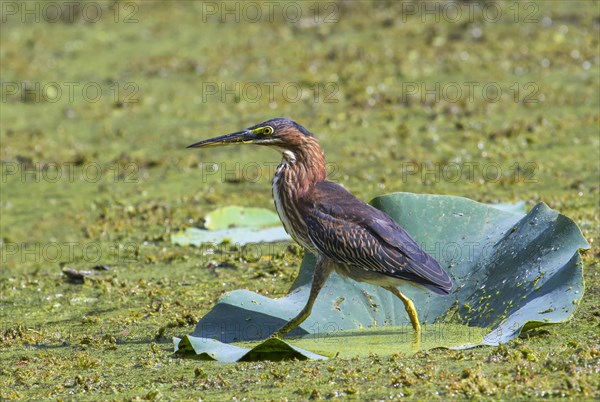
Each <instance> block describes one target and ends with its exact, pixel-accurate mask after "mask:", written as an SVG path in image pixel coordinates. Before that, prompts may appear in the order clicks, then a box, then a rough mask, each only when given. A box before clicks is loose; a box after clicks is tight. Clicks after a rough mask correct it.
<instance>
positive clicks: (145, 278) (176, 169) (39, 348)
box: [0, 2, 600, 400]
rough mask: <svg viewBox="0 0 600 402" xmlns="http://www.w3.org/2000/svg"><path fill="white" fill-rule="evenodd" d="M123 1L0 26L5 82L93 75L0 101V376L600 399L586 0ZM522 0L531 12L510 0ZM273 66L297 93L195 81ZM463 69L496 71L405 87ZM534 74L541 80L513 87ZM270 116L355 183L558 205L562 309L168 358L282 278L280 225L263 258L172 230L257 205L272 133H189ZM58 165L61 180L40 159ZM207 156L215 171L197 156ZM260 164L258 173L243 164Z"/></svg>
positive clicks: (225, 388)
mask: <svg viewBox="0 0 600 402" xmlns="http://www.w3.org/2000/svg"><path fill="white" fill-rule="evenodd" d="M4 4H5V3H3V5H4ZM11 4H12V3H11ZM15 4H17V5H19V4H21V3H15ZM60 4H62V3H60ZM98 4H101V5H102V6H103V7H104V6H106V8H105V10H109V6H110V4H109V3H104V2H98ZM116 4H117V5H119V6H121V7H123V8H121V9H120V10H121V14H120V16H121V17H123V16H127V15H129V14H128V13H130V12H132V10H133V11H135V10H137V12H136V13H135V14H134V16H133V17H134V18H135V19H137V20H138V22H136V23H121V22H123V20H122V19H120V20H118V22H117V23H115V20H114V18H112V17H114V14H112V13H113V12H114V11H110V12H108V11H107V14H105V15H110V16H111V18H105V19H101V20H100V21H99V22H97V23H87V22H86V21H84V20H81V19H79V20H78V21H76V22H74V23H70V22H69V21H62V22H56V23H51V22H47V21H44V20H42V21H41V22H39V23H36V22H32V21H31V20H30V21H29V22H26V23H21V20H20V18H21V17H20V15H19V14H16V17H14V16H7V18H9V19H8V21H7V22H6V23H4V22H3V23H2V25H1V27H0V29H1V30H2V32H1V33H2V35H0V37H1V41H2V46H1V47H0V54H1V55H2V57H1V58H0V63H1V67H2V75H3V77H2V79H3V82H4V83H7V82H8V83H10V82H18V83H20V82H22V81H29V82H30V85H33V84H35V82H40V83H41V84H42V85H43V84H45V83H49V82H58V83H61V84H62V83H68V82H77V83H80V84H81V85H80V86H79V88H81V87H83V85H84V84H86V83H98V84H99V85H100V86H101V87H102V88H103V90H104V94H105V96H103V97H102V98H100V99H99V101H98V102H87V101H85V99H83V98H82V95H81V93H80V92H77V93H76V97H75V99H74V101H72V102H71V101H69V99H68V97H66V96H64V95H63V97H62V98H61V99H59V101H57V102H50V101H49V100H48V99H45V98H40V99H39V101H37V100H36V98H35V93H34V94H33V96H32V95H31V94H29V95H27V93H25V97H24V98H22V97H21V95H22V92H20V91H19V92H18V93H17V94H16V95H10V96H8V95H7V98H6V99H3V100H2V107H1V108H0V109H1V110H0V113H1V117H2V118H1V129H0V143H1V144H2V146H1V147H0V159H1V161H2V177H1V179H2V181H1V183H0V184H1V187H2V189H1V191H0V194H1V199H0V213H1V225H0V238H1V240H2V256H1V257H2V261H1V263H2V268H1V269H2V272H1V276H0V318H1V320H2V327H1V331H0V355H1V360H2V362H3V364H2V368H0V372H1V375H0V390H1V391H0V393H1V394H0V398H2V399H18V398H20V399H30V400H31V399H35V400H39V399H55V400H58V399H63V400H68V399H77V400H83V399H103V400H107V399H115V400H122V399H130V400H140V399H145V400H158V399H161V398H162V399H163V400H169V399H177V400H189V399H199V398H202V399H205V400H217V399H218V400H222V399H233V398H237V399H241V398H243V397H248V398H252V399H275V400H278V399H286V398H287V399H309V398H312V399H318V398H322V399H341V398H347V397H352V398H355V399H360V400H365V399H366V400H374V399H377V400H379V399H399V398H402V397H414V398H419V399H438V398H454V399H459V398H484V399H485V398H490V399H515V398H546V397H567V398H571V399H582V398H598V396H599V395H598V389H599V388H600V385H599V384H598V376H597V367H598V359H599V358H600V352H599V350H600V347H599V345H600V339H599V337H598V331H597V329H598V320H599V318H598V317H600V310H599V307H598V306H600V298H599V293H598V289H599V288H600V284H599V282H598V276H597V274H596V272H597V269H598V261H599V257H600V256H599V255H598V251H597V242H598V238H599V235H600V234H599V232H598V209H597V208H598V194H599V189H598V171H599V166H598V162H597V161H598V159H599V158H598V146H599V144H598V138H597V133H598V124H599V120H598V96H597V88H598V76H599V74H598V62H597V57H598V50H597V33H598V24H597V19H598V10H597V7H596V5H595V3H593V2H577V4H575V5H574V4H573V3H572V2H530V3H513V2H497V5H498V6H499V7H500V8H501V9H502V10H503V11H505V12H504V13H503V18H502V19H501V20H499V21H497V22H492V21H489V20H486V19H485V18H484V17H482V16H481V14H480V13H478V14H477V16H476V18H472V19H469V18H467V15H466V14H463V17H462V20H460V21H457V22H452V21H448V20H443V21H444V22H443V23H442V24H439V23H436V21H435V16H434V15H429V16H426V15H424V14H419V13H417V14H415V15H412V16H411V15H407V14H406V15H403V14H401V11H402V10H401V7H402V2H391V4H390V3H381V4H373V3H368V2H345V3H337V2H336V3H331V4H333V5H334V6H335V7H338V9H339V11H340V14H339V18H337V20H335V22H331V23H323V22H321V23H318V22H317V23H315V22H314V19H313V18H310V19H309V20H305V21H303V22H302V23H292V22H289V21H284V20H282V19H281V17H278V19H276V20H274V21H273V22H272V23H270V22H269V21H265V22H262V23H249V22H248V21H243V23H240V24H235V23H231V21H229V23H219V21H218V16H217V17H216V18H217V20H216V21H215V20H214V18H215V17H211V18H212V19H209V20H207V21H206V22H204V21H203V20H202V15H203V14H202V11H203V10H202V7H203V4H204V5H206V4H207V3H206V2H205V3H203V2H175V3H172V4H169V5H168V6H167V5H162V4H160V3H156V2H148V3H146V2H141V3H137V2H120V3H116ZM129 4H132V5H134V6H133V7H134V8H131V7H132V6H129ZM326 5H327V4H324V6H326ZM125 6H128V7H130V8H127V9H126V8H125ZM390 7H391V9H390ZM394 7H395V8H394ZM526 7H528V8H526ZM321 10H322V12H323V13H327V12H329V11H330V10H328V9H325V8H323V9H321ZM204 11H206V10H204ZM516 11H518V13H517V14H515V13H516ZM529 13H533V14H531V17H532V18H535V20H536V21H537V22H528V21H524V18H525V17H527V16H529ZM328 15H329V14H322V17H321V19H317V21H320V20H322V19H324V18H325V17H327V16H328ZM3 16H4V15H3ZM516 17H518V19H517V20H516V21H515V18H516ZM29 18H31V17H29ZM478 30H479V31H478ZM478 32H481V34H482V35H481V36H477V35H478ZM474 34H475V35H474ZM267 81H268V82H276V83H278V84H279V88H282V87H283V86H284V85H285V84H286V83H299V85H301V86H302V88H303V89H305V92H304V93H305V94H306V95H307V98H306V99H303V100H300V101H297V102H289V101H286V99H285V98H284V96H283V95H282V92H281V91H278V92H276V93H275V99H274V102H273V101H272V100H271V99H268V96H262V97H260V98H258V99H257V100H256V101H254V102H249V101H248V99H245V98H244V96H243V95H241V96H239V98H240V99H239V100H240V101H239V102H235V101H234V99H233V97H232V96H229V97H226V98H224V96H225V95H224V93H223V91H221V90H219V92H218V93H217V94H215V95H211V96H210V97H208V98H206V99H203V97H202V95H203V94H202V92H203V91H202V88H203V87H202V85H203V83H204V84H205V85H206V84H212V83H216V84H217V85H218V84H221V83H223V84H227V85H229V88H233V87H234V85H235V83H236V82H239V83H240V88H243V85H245V87H246V88H250V87H249V86H248V84H252V83H261V82H267ZM470 81H474V82H478V83H480V84H481V85H480V87H482V86H483V85H484V84H487V83H490V82H497V83H498V84H499V85H500V87H501V88H502V89H503V96H502V97H501V98H500V100H499V101H498V102H487V101H486V100H485V99H483V97H482V96H481V93H478V94H477V96H475V97H474V99H473V100H472V101H471V100H470V99H468V98H467V97H464V98H463V99H460V100H458V101H456V102H450V101H448V100H447V99H443V96H442V95H440V97H439V98H438V99H436V98H435V97H434V96H431V97H430V98H427V97H425V98H424V99H422V98H421V93H420V92H419V93H417V94H415V95H412V96H411V97H410V98H406V97H405V98H403V96H404V95H403V83H404V84H405V88H404V89H406V84H407V83H408V84H411V83H416V84H418V85H421V84H422V83H425V82H427V83H428V84H429V85H430V88H431V87H435V83H436V82H439V83H440V85H444V84H446V87H445V88H450V87H449V86H448V84H449V83H457V84H459V86H461V87H462V88H463V89H465V86H464V85H462V83H464V82H470ZM131 83H133V84H134V86H133V87H127V85H128V84H131ZM530 83H533V84H535V85H534V87H526V85H528V84H530ZM325 84H327V85H329V86H328V87H327V88H326V87H325ZM515 84H516V86H515ZM111 86H112V87H111ZM33 88H35V87H33ZM62 88H63V90H64V89H65V88H66V87H65V86H62ZM136 88H137V89H136ZM511 88H512V89H511ZM116 89H118V91H116V92H115V90H116ZM317 89H320V91H317ZM332 89H333V90H332ZM423 89H427V88H424V87H423ZM517 89H518V90H519V91H518V92H519V94H518V95H517V92H516V91H515V90H517ZM66 93H67V92H65V91H63V94H66ZM265 93H266V92H265ZM5 94H6V91H4V89H3V95H5ZM328 94H333V95H332V97H331V98H326V95H328ZM47 95H48V96H50V95H52V94H51V93H48V94H47ZM115 95H116V97H115ZM529 95H532V96H534V97H535V99H537V100H538V101H539V102H537V103H525V102H523V101H524V100H525V99H524V97H525V96H529ZM515 96H518V98H520V99H517V100H519V101H518V102H515ZM531 99H533V98H531ZM134 100H135V101H136V102H133V101H134ZM330 100H337V102H331V101H330ZM274 116H289V117H292V118H294V119H295V120H297V121H298V122H300V123H301V124H303V125H305V126H306V127H307V128H309V129H310V130H312V131H314V133H315V134H316V135H317V137H318V138H319V139H320V141H321V144H322V145H323V147H324V150H325V153H326V155H327V158H328V162H329V163H330V174H331V177H332V179H333V180H335V181H340V182H343V183H344V185H345V186H346V187H347V188H349V189H350V190H352V191H353V192H354V193H355V194H356V195H357V196H359V197H361V198H362V199H365V200H368V199H371V198H373V197H374V196H376V195H378V194H382V193H389V192H392V191H408V192H415V193H435V194H453V195H460V196H464V197H468V198H472V199H476V200H478V201H481V202H507V203H512V202H515V201H518V200H525V201H526V204H527V208H530V207H532V206H533V205H535V204H536V203H537V202H539V201H544V202H546V203H547V204H548V205H549V206H550V207H551V208H553V209H556V210H559V211H561V213H563V214H565V215H567V216H569V217H571V218H572V219H574V220H575V221H576V222H577V223H578V224H579V225H580V227H581V228H582V231H583V233H584V235H585V237H586V239H588V241H589V242H590V244H592V250H590V251H588V252H587V253H584V255H583V264H584V265H585V267H586V270H585V271H584V277H585V284H586V294H585V296H584V297H583V299H581V301H580V302H579V306H578V308H577V310H576V312H575V316H574V318H573V319H572V320H571V321H570V322H568V323H565V324H561V325H558V326H555V327H552V328H549V327H538V328H537V329H535V330H533V331H531V332H530V333H529V334H528V335H527V339H516V340H514V341H512V342H510V343H508V344H506V345H502V346H498V347H490V348H480V349H476V350H467V351H453V350H432V351H424V352H423V351H422V352H417V353H412V352H408V351H407V352H403V353H395V354H392V355H391V356H387V355H384V354H378V353H376V352H375V353H374V354H371V355H370V356H354V357H344V358H342V357H339V356H338V357H337V358H335V357H334V358H332V359H330V360H329V361H326V362H298V361H290V362H277V363H271V362H261V363H240V364H236V365H230V366H225V367H224V366H222V365H219V364H217V363H206V362H204V363H201V365H200V364H199V363H198V362H195V361H190V360H186V359H178V358H175V357H173V356H172V348H171V337H172V336H174V335H181V334H184V333H189V332H190V331H191V330H192V329H193V326H194V324H193V323H194V322H196V321H197V320H198V319H199V318H200V316H201V315H202V313H203V312H206V311H208V310H209V308H210V307H211V306H212V305H213V304H214V302H215V301H216V300H217V299H218V298H219V296H220V295H221V294H222V293H224V292H225V291H229V290H233V289H238V288H247V289H250V290H252V291H256V292H259V293H261V294H263V295H269V296H281V295H283V294H284V293H285V292H286V291H287V289H288V288H289V287H290V286H291V284H292V283H293V281H294V278H295V275H296V273H297V269H298V266H299V264H300V261H301V251H300V250H298V249H297V247H296V246H291V247H290V248H288V246H287V245H280V246H277V247H275V248H274V249H271V250H269V249H268V248H266V249H265V251H264V253H263V254H262V255H261V258H257V256H256V253H254V252H252V253H250V252H248V251H246V252H244V250H239V249H238V248H236V247H235V245H227V246H223V247H220V248H216V249H214V250H212V252H211V253H207V250H203V249H202V248H185V249H184V248H181V247H177V246H174V245H172V244H171V243H170V236H171V234H172V233H173V232H175V231H177V230H181V229H184V228H187V227H190V226H201V224H202V217H203V216H204V215H205V214H206V213H208V212H209V211H211V210H213V209H215V208H217V207H219V206H223V205H232V204H235V205H242V206H248V207H264V208H273V206H272V200H271V191H270V184H269V179H270V174H271V173H272V171H273V166H274V164H275V165H276V164H277V162H278V160H279V155H277V154H276V153H273V152H272V151H270V150H266V149H250V148H245V149H238V150H234V149H232V148H228V149H223V150H215V151H214V152H212V153H211V154H210V155H200V154H199V153H197V152H191V151H190V150H185V149H184V147H185V146H186V145H188V144H190V143H192V142H193V141H197V140H200V139H203V138H208V137H210V136H212V134H214V133H217V132H218V133H221V132H227V131H228V130H237V129H240V128H243V127H246V126H248V125H250V124H253V123H255V122H258V121H262V120H264V119H266V118H270V117H274ZM471 162H472V163H476V164H473V165H465V163H471ZM51 163H58V166H61V171H62V173H63V176H62V179H60V180H58V181H55V182H53V181H52V180H53V178H54V177H55V176H54V175H53V172H54V171H55V170H54V171H53V170H52V167H51V165H49V164H51ZM215 163H216V164H220V166H221V167H222V168H225V169H221V170H220V171H218V172H226V174H225V175H221V174H220V173H218V172H217V173H215V171H213V170H209V169H207V168H206V166H209V165H211V166H212V165H213V164H215ZM257 163H258V164H259V166H260V167H261V170H260V172H261V173H262V174H261V176H260V177H258V178H257V176H256V174H255V172H256V171H255V170H253V171H252V172H251V171H250V170H249V169H246V170H245V169H244V168H245V167H248V166H250V164H251V166H250V167H251V168H252V169H255V168H256V164H257ZM451 163H458V166H459V167H460V168H461V173H463V175H462V176H461V177H460V179H456V180H455V176H453V174H454V173H455V171H454V170H450V169H456V167H455V166H454V165H450V164H451ZM236 164H237V165H236ZM448 166H450V168H449V169H446V170H444V167H448ZM496 167H499V168H500V170H501V174H500V175H496V174H495V172H496V170H494V169H495V168H496ZM14 168H16V169H17V170H16V172H15V171H14ZM97 168H99V169H100V171H101V172H102V174H101V175H100V177H99V179H98V180H97V181H96V177H95V175H94V174H93V173H94V172H95V171H96V170H95V169H97ZM471 168H472V169H471ZM28 171H33V172H34V173H27V172H28ZM70 173H72V175H70ZM250 173H252V174H250ZM70 177H72V178H73V179H72V180H71V179H70ZM73 242H74V243H75V244H72V243H73ZM51 244H52V245H51ZM54 245H57V246H58V249H57V248H56V247H55V246H54ZM56 250H60V251H61V255H60V256H56V254H50V253H51V252H56ZM98 256H99V258H98ZM99 264H104V265H106V266H107V267H109V268H110V271H99V272H97V273H96V274H95V275H93V276H91V277H90V278H86V279H85V280H84V283H83V284H81V285H74V284H69V283H66V281H65V280H64V278H63V276H62V268H63V267H62V266H61V265H64V266H66V267H70V268H73V269H78V270H91V269H93V266H96V265H99ZM523 286H525V284H522V286H521V287H523ZM515 303H516V301H515ZM484 304H485V303H484ZM342 307H343V306H342ZM471 308H472V309H473V310H476V309H478V308H480V305H478V304H477V305H475V304H473V305H472V306H471ZM540 311H543V310H540ZM198 368H201V370H198Z"/></svg>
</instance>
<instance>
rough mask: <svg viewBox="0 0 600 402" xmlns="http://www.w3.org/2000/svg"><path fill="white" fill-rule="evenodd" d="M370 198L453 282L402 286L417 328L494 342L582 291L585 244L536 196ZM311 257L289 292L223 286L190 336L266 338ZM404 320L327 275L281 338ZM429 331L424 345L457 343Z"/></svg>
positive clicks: (372, 292) (381, 297) (547, 317)
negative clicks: (467, 333) (440, 289)
mask: <svg viewBox="0 0 600 402" xmlns="http://www.w3.org/2000/svg"><path fill="white" fill-rule="evenodd" d="M372 204H373V205H374V206H375V207H377V208H379V209H381V210H383V211H385V212H386V213H387V214H388V215H390V216H391V217H392V218H393V219H394V220H396V221H397V222H399V223H400V224H401V225H402V226H403V227H404V228H405V229H406V230H407V231H408V232H409V233H410V234H411V235H412V236H413V237H414V238H415V240H416V241H417V242H418V243H419V244H420V245H421V246H422V247H423V248H424V249H425V250H426V251H427V252H429V253H430V254H431V255H433V256H434V257H435V258H436V259H437V260H438V261H439V262H440V263H441V264H442V266H444V267H446V269H447V271H448V273H449V274H450V275H451V277H452V279H453V281H454V289H453V292H452V294H451V295H449V296H440V295H437V294H433V293H431V292H428V291H426V290H423V289H420V288H416V287H412V286H404V287H402V288H401V290H402V292H403V293H404V294H405V295H407V296H408V297H410V298H411V299H412V300H413V301H414V303H415V306H416V308H417V310H418V312H419V318H420V320H421V322H423V323H424V324H425V327H426V328H427V326H428V325H432V324H435V325H446V324H448V323H451V324H455V325H462V326H464V327H467V328H468V327H471V328H484V329H486V332H487V335H486V336H485V337H484V338H483V339H482V340H481V341H479V340H477V341H475V342H473V341H469V342H467V343H469V345H468V346H473V345H477V344H485V345H495V344H498V343H502V342H506V341H508V340H510V339H512V338H514V337H515V336H517V335H518V334H519V333H520V332H521V331H524V330H528V329H531V328H534V327H536V326H539V325H545V324H550V323H556V322H562V321H565V320H566V319H568V318H569V317H570V316H571V314H572V313H573V311H574V309H575V307H576V304H577V303H578V301H579V300H580V299H581V297H582V295H583V274H582V264H581V258H580V255H579V250H580V249H585V248H588V247H589V245H588V243H587V242H586V240H585V239H584V238H583V236H582V234H581V232H580V231H579V228H578V227H577V225H575V223H574V222H573V221H571V220H570V219H569V218H567V217H565V216H563V215H560V214H559V213H558V212H556V211H553V210H551V209H550V208H548V207H547V206H546V205H545V204H543V203H540V204H538V205H536V206H535V207H534V208H533V209H532V210H531V211H530V212H529V213H528V214H526V215H524V214H522V213H518V212H511V211H506V210H502V209H499V208H495V207H493V206H490V205H485V204H481V203H478V202H475V201H472V200H468V199H465V198H460V197H451V196H436V195H416V194H410V193H395V194H389V195H385V196H381V197H378V198H376V199H374V200H373V201H372ZM314 265H315V259H314V256H312V255H310V254H308V253H307V254H306V255H305V258H304V260H303V262H302V266H301V268H300V273H299V275H298V278H297V280H296V282H295V283H294V285H293V286H292V289H291V291H290V294H289V295H287V296H285V297H283V298H280V299H270V298H268V297H265V296H261V295H259V294H256V293H253V292H250V291H247V290H236V291H233V292H229V293H227V294H226V295H224V296H223V297H222V298H221V300H219V302H218V303H217V304H216V305H215V307H214V308H213V309H212V310H211V311H210V312H209V313H208V314H206V315H205V316H204V317H203V318H202V319H201V320H200V321H199V322H198V324H197V326H196V329H195V331H194V333H193V334H192V336H194V337H199V338H210V339H216V340H219V341H220V342H224V343H231V342H241V341H253V340H260V339H264V338H266V337H268V336H269V335H271V334H272V333H273V332H274V331H275V330H276V329H277V328H279V327H280V326H282V325H283V324H284V323H285V322H287V321H288V320H289V319H290V318H292V317H294V316H295V315H296V314H297V313H298V311H300V309H301V308H302V307H303V306H304V304H305V302H306V300H307V298H308V292H309V288H310V282H311V277H312V273H313V270H314ZM408 324H409V320H408V318H407V315H406V312H405V310H404V306H403V304H402V302H401V301H400V300H398V299H396V298H395V297H394V296H393V295H392V294H391V293H390V292H388V291H386V290H384V289H382V288H379V287H376V286H372V285H368V284H365V283H358V282H355V281H352V280H350V279H345V278H342V277H340V276H338V275H337V274H333V275H332V276H331V277H330V278H329V280H328V281H327V283H326V284H325V286H324V288H323V290H322V291H321V293H320V294H319V297H318V298H317V301H316V303H315V305H314V307H313V311H312V314H311V315H310V317H309V318H308V319H307V320H306V321H305V322H304V323H302V325H300V326H299V327H298V328H296V329H295V330H294V331H292V332H291V333H290V336H304V337H305V338H311V337H312V339H314V340H315V341H317V342H318V340H319V339H327V338H328V337H331V336H335V335H339V334H340V331H351V330H354V331H356V330H357V329H360V328H368V327H384V326H398V325H408ZM357 338H360V337H349V338H347V340H346V341H345V342H346V343H348V342H350V343H351V342H359V341H360V339H357ZM437 338H438V340H437V341H436V343H437V344H434V345H431V344H429V345H428V346H429V347H433V346H443V347H448V346H458V345H456V343H455V342H449V341H448V339H447V337H444V336H439V337H437ZM313 350H316V349H314V348H313ZM372 352H377V350H372Z"/></svg>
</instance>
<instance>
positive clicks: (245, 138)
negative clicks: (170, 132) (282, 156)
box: [187, 130, 257, 148]
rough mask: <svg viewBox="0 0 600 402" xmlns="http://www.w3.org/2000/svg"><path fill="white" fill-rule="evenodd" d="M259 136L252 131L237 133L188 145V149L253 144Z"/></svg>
mask: <svg viewBox="0 0 600 402" xmlns="http://www.w3.org/2000/svg"><path fill="white" fill-rule="evenodd" d="M256 138H257V136H256V134H255V133H253V132H252V131H250V130H244V131H238V132H237V133H232V134H226V135H222V136H220V137H215V138H210V139H208V140H204V141H200V142H197V143H195V144H192V145H188V146H187V148H205V147H216V146H220V145H231V144H252V143H253V142H254V140H256Z"/></svg>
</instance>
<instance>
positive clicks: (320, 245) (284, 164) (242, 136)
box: [188, 118, 452, 338]
mask: <svg viewBox="0 0 600 402" xmlns="http://www.w3.org/2000/svg"><path fill="white" fill-rule="evenodd" d="M230 144H256V145H266V146H271V147H273V148H276V149H277V150H279V151H280V152H281V153H282V154H283V159H282V161H281V164H280V165H279V166H278V167H277V170H276V171H275V175H274V177H273V198H274V200H275V208H276V209H277V213H278V214H279V218H280V219H281V222H282V223H283V226H284V227H285V230H286V231H287V232H288V233H289V234H290V236H292V238H293V239H294V240H295V241H296V242H298V243H299V244H300V245H302V246H303V247H304V248H306V249H307V250H309V251H310V252H311V253H313V254H314V255H315V256H316V257H317V264H316V267H315V271H314V275H313V279H312V285H311V290H310V295H309V297H308V301H307V303H306V305H305V306H304V308H303V309H302V310H301V311H300V313H299V314H298V315H297V316H296V317H294V318H293V319H292V320H290V321H289V322H288V323H287V324H285V325H284V326H283V327H282V328H281V329H279V330H278V331H277V332H276V333H275V334H274V336H276V337H279V338H281V337H283V336H285V335H286V334H287V333H288V332H290V331H291V330H293V329H294V328H296V327H297V326H298V325H300V324H301V323H302V322H303V321H304V320H306V318H308V316H309V315H310V313H311V310H312V306H313V304H314V302H315V300H316V298H317V295H318V294H319V291H320V290H321V288H322V287H323V285H324V284H325V281H326V280H327V278H328V277H329V275H330V274H331V273H332V272H333V271H335V272H337V273H338V274H340V275H342V276H345V277H349V278H352V279H354V280H356V281H359V282H367V283H371V284H374V285H378V286H381V287H383V288H385V289H387V290H389V291H390V292H392V293H393V294H394V295H396V296H397V297H398V298H400V300H402V302H403V303H404V307H405V309H406V312H407V313H408V316H409V317H410V320H411V323H412V326H413V328H414V329H415V331H420V329H421V326H420V324H419V319H418V315H417V311H416V309H415V306H414V304H413V302H412V301H411V300H410V299H409V298H408V297H406V296H404V295H403V294H402V293H401V292H400V291H399V290H398V289H397V286H399V285H401V284H404V283H407V282H409V283H411V284H413V285H419V286H423V287H425V288H427V289H429V290H431V291H433V292H435V293H438V294H442V295H444V294H449V293H450V291H451V290H452V281H451V279H450V277H449V276H448V274H447V273H446V272H445V271H444V269H443V268H442V267H441V266H440V264H439V263H438V262H437V261H436V260H435V259H434V258H433V257H431V256H430V255H428V254H427V253H426V252H425V251H423V250H422V249H421V247H419V245H418V244H417V243H416V242H415V241H414V240H413V238H412V237H411V236H410V235H409V234H408V233H407V232H406V231H405V230H404V229H402V227H400V225H398V224H397V223H396V222H395V221H394V220H393V219H392V218H390V217H389V216H388V215H386V214H385V213H384V212H382V211H380V210H378V209H376V208H374V207H372V206H371V205H369V204H367V203H365V202H363V201H361V200H359V199H358V198H356V197H355V196H354V195H352V193H350V192H349V191H348V190H346V189H345V188H344V187H343V186H341V185H339V184H337V183H333V182H331V181H328V180H327V179H326V169H325V155H324V154H323V150H322V149H321V146H320V145H319V142H318V141H317V140H316V139H315V137H314V136H313V134H312V133H311V132H310V131H308V130H307V129H305V128H304V127H302V126H301V125H300V124H298V123H296V122H295V121H292V120H290V119H286V118H276V119H271V120H267V121H265V122H264V123H260V124H257V125H255V126H252V127H249V128H247V129H245V130H242V131H239V132H236V133H232V134H227V135H223V136H220V137H216V138H211V139H208V140H204V141H200V142H197V143H195V144H192V145H190V146H188V148H203V147H210V146H220V145H230Z"/></svg>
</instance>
